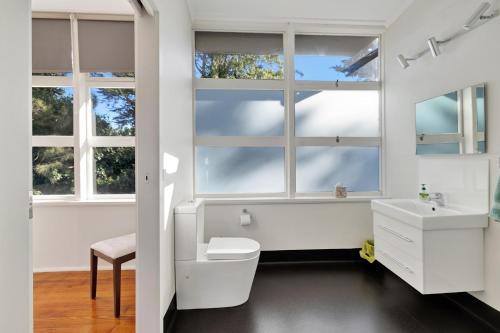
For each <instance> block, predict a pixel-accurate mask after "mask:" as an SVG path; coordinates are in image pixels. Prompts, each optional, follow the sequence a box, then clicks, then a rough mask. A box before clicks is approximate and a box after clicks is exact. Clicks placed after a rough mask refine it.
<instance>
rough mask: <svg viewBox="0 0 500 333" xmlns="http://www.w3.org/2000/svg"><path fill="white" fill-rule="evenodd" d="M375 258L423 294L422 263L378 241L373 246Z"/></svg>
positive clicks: (384, 242) (388, 244)
mask: <svg viewBox="0 0 500 333" xmlns="http://www.w3.org/2000/svg"><path fill="white" fill-rule="evenodd" d="M375 258H377V260H378V261H379V262H380V263H381V264H382V265H384V266H385V267H387V268H388V269H390V270H391V271H392V272H393V273H394V274H396V275H397V276H399V277H400V278H401V279H403V280H404V281H406V282H407V283H408V284H410V285H411V286H412V287H413V288H415V289H417V290H418V291H419V292H423V263H422V261H421V260H419V259H416V258H414V257H412V256H410V255H408V254H406V253H404V252H402V251H400V250H398V249H397V248H396V247H394V246H392V245H391V244H390V243H388V242H386V241H385V240H378V242H377V243H376V245H375Z"/></svg>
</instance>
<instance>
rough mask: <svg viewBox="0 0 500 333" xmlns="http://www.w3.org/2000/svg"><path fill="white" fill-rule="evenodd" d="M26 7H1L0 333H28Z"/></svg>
mask: <svg viewBox="0 0 500 333" xmlns="http://www.w3.org/2000/svg"><path fill="white" fill-rule="evenodd" d="M30 5H31V3H30V1H29V0H17V1H5V0H3V1H2V2H1V5H0V8H1V10H0V45H1V46H0V59H1V61H0V101H1V105H0V115H1V117H2V120H0V152H1V153H0V154H1V155H0V156H1V157H0V267H1V268H0V295H1V296H0V332H18V333H28V332H30V331H31V330H32V306H31V303H32V301H31V300H32V274H31V221H29V217H28V191H29V190H30V188H31V175H30V174H31V170H30V169H31V168H30V165H31V150H30V147H31V143H30V138H31V128H30V127H31V126H30V124H31V8H30Z"/></svg>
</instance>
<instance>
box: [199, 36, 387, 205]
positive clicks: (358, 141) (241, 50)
mask: <svg viewBox="0 0 500 333" xmlns="http://www.w3.org/2000/svg"><path fill="white" fill-rule="evenodd" d="M284 41H285V42H287V43H289V44H290V43H294V45H295V48H294V49H295V53H294V54H285V52H284V49H285V48H284V47H283V43H284ZM195 44H196V45H195V48H196V51H195V68H194V73H195V74H194V76H195V103H194V116H195V150H194V155H195V192H196V194H197V195H200V196H224V195H236V196H259V195H260V196H262V195H265V196H301V195H303V196H307V195H314V194H321V193H331V192H332V191H333V189H334V187H335V185H336V184H337V183H338V182H342V183H344V185H345V186H347V188H348V191H350V192H351V194H357V195H362V194H365V195H369V194H376V193H379V192H381V189H380V183H381V179H380V174H381V172H380V170H381V167H380V164H381V162H380V161H381V148H380V147H381V138H380V137H381V135H380V132H381V130H380V122H381V117H380V82H379V81H380V80H379V58H378V54H379V39H378V37H377V36H314V35H301V34H296V35H294V34H284V35H278V34H262V33H259V34H252V33H223V32H216V33H215V32H196V33H195ZM285 59H293V62H294V67H291V66H290V65H291V64H288V63H287V62H286V61H285ZM290 74H291V75H290Z"/></svg>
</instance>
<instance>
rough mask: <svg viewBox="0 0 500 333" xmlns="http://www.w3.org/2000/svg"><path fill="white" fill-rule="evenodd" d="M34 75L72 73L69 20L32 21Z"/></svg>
mask: <svg viewBox="0 0 500 333" xmlns="http://www.w3.org/2000/svg"><path fill="white" fill-rule="evenodd" d="M32 58H33V59H32V64H33V72H34V73H54V72H72V71H73V69H72V65H71V25H70V21H69V20H53V19H33V20H32Z"/></svg>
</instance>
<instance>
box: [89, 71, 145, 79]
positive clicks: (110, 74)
mask: <svg viewBox="0 0 500 333" xmlns="http://www.w3.org/2000/svg"><path fill="white" fill-rule="evenodd" d="M89 75H90V77H104V78H112V77H135V73H134V72H91V73H89Z"/></svg>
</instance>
